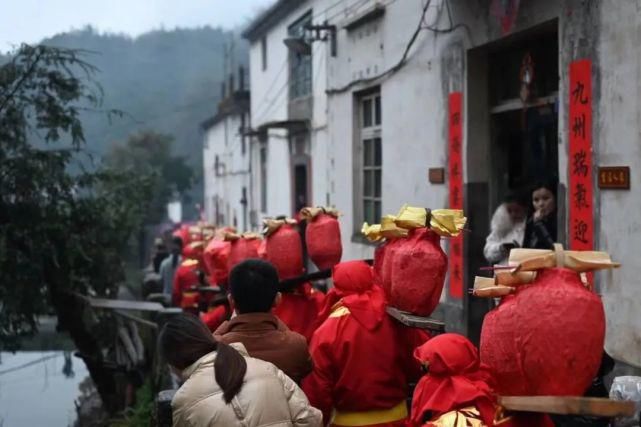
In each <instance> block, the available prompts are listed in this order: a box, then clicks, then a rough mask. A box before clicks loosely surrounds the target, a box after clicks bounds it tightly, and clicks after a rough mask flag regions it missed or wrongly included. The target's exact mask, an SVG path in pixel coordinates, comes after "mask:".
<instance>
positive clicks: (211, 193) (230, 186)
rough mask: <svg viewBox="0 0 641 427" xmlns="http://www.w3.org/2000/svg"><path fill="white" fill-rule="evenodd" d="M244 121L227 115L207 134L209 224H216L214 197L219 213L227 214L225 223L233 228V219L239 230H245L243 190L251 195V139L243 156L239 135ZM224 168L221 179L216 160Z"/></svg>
mask: <svg viewBox="0 0 641 427" xmlns="http://www.w3.org/2000/svg"><path fill="white" fill-rule="evenodd" d="M240 125H241V118H240V116H239V115H231V116H227V117H226V118H224V119H223V120H221V121H220V122H218V123H216V124H215V125H213V126H212V127H210V128H209V129H207V131H206V132H205V149H204V154H203V160H204V183H205V213H206V217H207V220H208V221H211V222H215V220H216V218H215V204H214V197H216V196H218V197H219V198H220V201H219V209H220V212H221V213H223V214H224V215H225V224H219V225H234V218H236V224H237V227H238V229H239V230H240V231H246V230H244V229H243V205H242V204H241V203H240V201H241V199H242V188H243V187H246V188H247V198H248V201H249V199H250V193H249V173H248V170H249V139H248V138H246V149H247V151H246V152H245V154H243V153H242V141H241V135H240V133H239V129H240ZM216 155H218V157H219V162H220V163H221V164H222V165H224V167H223V166H221V167H219V172H220V173H221V174H222V175H221V176H218V177H217V176H216V174H215V170H214V164H215V157H216ZM249 209H251V207H250V206H249V205H248V206H247V216H248V218H247V229H249V228H250V223H249Z"/></svg>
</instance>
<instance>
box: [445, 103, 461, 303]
mask: <svg viewBox="0 0 641 427" xmlns="http://www.w3.org/2000/svg"><path fill="white" fill-rule="evenodd" d="M462 99H463V96H462V94H461V92H453V93H450V96H449V114H448V121H449V153H448V158H449V162H448V173H449V191H450V209H463V155H462V151H463V132H462V128H463V124H462V123H463V112H462V108H461V105H462ZM449 262H450V266H449V269H450V271H449V273H450V296H451V297H452V298H457V299H460V298H463V235H462V234H461V235H460V236H459V237H456V238H452V239H451V240H450V253H449Z"/></svg>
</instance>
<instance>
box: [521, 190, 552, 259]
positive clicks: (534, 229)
mask: <svg viewBox="0 0 641 427" xmlns="http://www.w3.org/2000/svg"><path fill="white" fill-rule="evenodd" d="M531 200H532V214H531V215H530V217H529V218H528V220H527V223H526V225H525V237H524V239H523V247H524V248H528V249H553V248H554V243H556V240H557V237H558V236H557V226H556V185H554V184H552V183H541V184H537V185H535V186H534V189H533V190H532V193H531Z"/></svg>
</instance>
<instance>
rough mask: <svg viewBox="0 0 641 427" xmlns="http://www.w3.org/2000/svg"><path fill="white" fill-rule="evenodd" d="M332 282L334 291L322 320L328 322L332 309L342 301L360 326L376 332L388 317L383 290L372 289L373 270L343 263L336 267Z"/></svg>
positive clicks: (350, 262)
mask: <svg viewBox="0 0 641 427" xmlns="http://www.w3.org/2000/svg"><path fill="white" fill-rule="evenodd" d="M332 279H333V281H334V288H332V289H331V290H330V291H329V292H328V293H327V297H326V299H325V307H323V310H322V311H321V313H320V315H319V320H320V321H321V322H322V321H324V320H325V319H327V318H328V317H329V315H330V313H331V311H332V307H334V305H335V304H336V303H337V302H338V301H341V303H342V305H343V306H345V307H347V309H348V310H349V311H350V313H351V315H352V316H353V317H354V319H355V320H356V321H357V322H358V323H360V324H361V326H363V327H364V328H365V329H367V330H369V331H372V330H374V329H376V327H377V326H378V325H379V324H380V323H381V321H382V320H383V318H384V317H385V316H386V313H385V296H384V294H383V291H382V290H381V288H379V287H377V286H373V284H374V282H373V280H374V275H373V272H372V268H371V267H370V266H369V265H367V264H366V263H365V262H363V261H348V262H343V263H341V264H338V265H337V266H335V267H334V270H333V272H332Z"/></svg>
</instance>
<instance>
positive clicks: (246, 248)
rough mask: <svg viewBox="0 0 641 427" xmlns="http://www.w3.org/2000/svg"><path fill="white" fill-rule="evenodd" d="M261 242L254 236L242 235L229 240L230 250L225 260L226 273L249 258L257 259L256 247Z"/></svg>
mask: <svg viewBox="0 0 641 427" xmlns="http://www.w3.org/2000/svg"><path fill="white" fill-rule="evenodd" d="M260 242H261V240H260V239H259V238H258V237H257V236H254V235H243V236H240V237H239V238H237V239H235V240H231V249H230V251H229V258H228V259H227V271H228V272H231V270H232V268H234V267H235V266H236V265H237V264H240V263H241V262H243V261H245V260H246V259H249V258H259V256H258V247H259V246H260Z"/></svg>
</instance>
